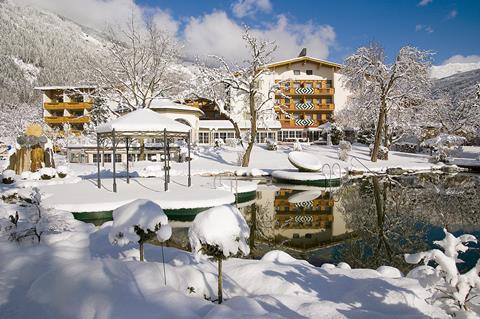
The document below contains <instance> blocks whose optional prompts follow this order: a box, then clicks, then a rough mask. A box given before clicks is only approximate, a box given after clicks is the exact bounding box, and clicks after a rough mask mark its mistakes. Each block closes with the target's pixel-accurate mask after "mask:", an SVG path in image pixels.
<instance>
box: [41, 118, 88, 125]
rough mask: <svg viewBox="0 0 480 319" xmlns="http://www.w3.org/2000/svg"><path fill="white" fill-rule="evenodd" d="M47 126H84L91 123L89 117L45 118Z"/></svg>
mask: <svg viewBox="0 0 480 319" xmlns="http://www.w3.org/2000/svg"><path fill="white" fill-rule="evenodd" d="M45 122H46V123H47V124H63V123H71V124H84V123H88V122H90V117H89V116H45Z"/></svg>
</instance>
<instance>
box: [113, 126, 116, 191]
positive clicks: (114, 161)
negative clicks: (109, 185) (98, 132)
mask: <svg viewBox="0 0 480 319" xmlns="http://www.w3.org/2000/svg"><path fill="white" fill-rule="evenodd" d="M115 149H116V139H115V129H113V130H112V161H113V162H112V164H113V192H114V193H116V192H117V171H116V162H117V161H116V152H115Z"/></svg>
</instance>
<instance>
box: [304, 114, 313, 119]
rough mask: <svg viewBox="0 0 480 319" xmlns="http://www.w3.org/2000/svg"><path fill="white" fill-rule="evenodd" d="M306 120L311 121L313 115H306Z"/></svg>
mask: <svg viewBox="0 0 480 319" xmlns="http://www.w3.org/2000/svg"><path fill="white" fill-rule="evenodd" d="M304 116H305V119H306V120H311V119H312V114H305V115H304Z"/></svg>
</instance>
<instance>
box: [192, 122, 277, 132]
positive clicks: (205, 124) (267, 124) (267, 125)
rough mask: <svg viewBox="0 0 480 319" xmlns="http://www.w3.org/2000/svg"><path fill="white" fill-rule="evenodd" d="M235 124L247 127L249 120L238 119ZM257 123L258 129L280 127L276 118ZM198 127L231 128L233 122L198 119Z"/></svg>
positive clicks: (248, 126) (243, 127)
mask: <svg viewBox="0 0 480 319" xmlns="http://www.w3.org/2000/svg"><path fill="white" fill-rule="evenodd" d="M237 124H238V127H239V128H240V129H249V128H250V125H251V124H250V121H246V120H239V121H238V122H237ZM257 124H258V128H260V129H280V128H281V127H282V126H281V124H280V122H279V121H277V120H271V121H260V122H258V123H257ZM199 127H200V128H201V129H210V130H218V129H232V130H233V124H232V123H231V122H230V121H227V120H200V124H199Z"/></svg>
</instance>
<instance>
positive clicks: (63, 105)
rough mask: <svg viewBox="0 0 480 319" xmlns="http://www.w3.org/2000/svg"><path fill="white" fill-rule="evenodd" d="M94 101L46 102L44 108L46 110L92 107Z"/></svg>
mask: <svg viewBox="0 0 480 319" xmlns="http://www.w3.org/2000/svg"><path fill="white" fill-rule="evenodd" d="M92 105H93V103H92V102H45V103H43V108H44V109H45V110H49V111H54V110H84V109H91V108H92Z"/></svg>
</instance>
